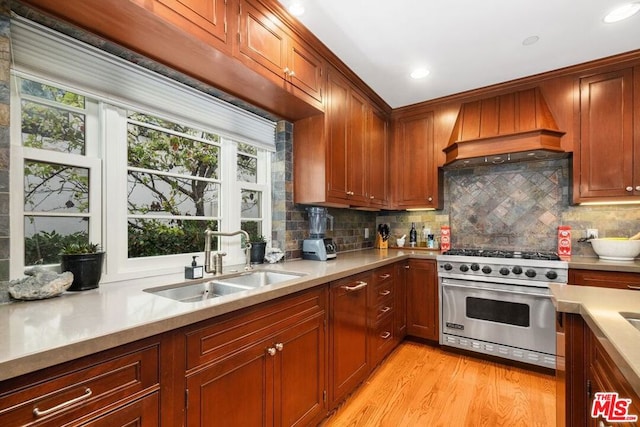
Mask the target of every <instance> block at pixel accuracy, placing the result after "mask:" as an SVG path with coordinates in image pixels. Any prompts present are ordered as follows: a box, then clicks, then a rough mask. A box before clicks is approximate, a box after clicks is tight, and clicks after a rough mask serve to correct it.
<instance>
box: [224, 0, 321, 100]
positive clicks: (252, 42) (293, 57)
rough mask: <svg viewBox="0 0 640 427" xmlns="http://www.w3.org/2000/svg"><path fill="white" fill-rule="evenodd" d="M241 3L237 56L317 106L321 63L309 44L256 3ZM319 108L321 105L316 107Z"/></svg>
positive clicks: (260, 4) (247, 0) (319, 97)
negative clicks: (307, 97)
mask: <svg viewBox="0 0 640 427" xmlns="http://www.w3.org/2000/svg"><path fill="white" fill-rule="evenodd" d="M239 1H240V3H239V4H240V6H239V10H240V28H239V34H240V36H239V45H238V54H237V55H238V57H239V58H240V59H241V60H244V62H245V63H247V64H248V65H249V66H251V67H252V68H254V69H256V70H257V71H258V72H262V73H263V74H265V75H266V76H267V77H269V78H275V79H276V81H277V82H281V83H282V85H283V87H284V88H285V89H289V90H291V91H293V92H300V94H306V95H308V96H309V97H311V98H313V99H314V100H315V101H317V102H318V103H321V102H322V96H323V87H324V82H323V68H324V61H323V59H322V57H321V56H320V54H318V53H317V52H316V51H315V50H314V49H313V48H312V47H311V46H310V45H308V44H307V43H305V42H304V41H302V40H300V39H299V38H297V37H296V36H294V34H293V32H292V31H291V30H290V29H289V28H288V27H287V26H285V25H284V24H283V23H282V21H281V20H280V19H279V18H278V17H277V16H276V15H275V14H274V13H273V12H272V11H270V10H269V9H267V8H266V7H265V6H264V5H263V4H262V3H260V2H258V1H257V0H251V1H249V0H239ZM318 105H321V104H318Z"/></svg>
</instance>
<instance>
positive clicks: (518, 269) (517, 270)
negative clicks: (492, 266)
mask: <svg viewBox="0 0 640 427" xmlns="http://www.w3.org/2000/svg"><path fill="white" fill-rule="evenodd" d="M511 272H512V273H513V274H522V267H520V266H519V265H516V266H515V267H513V269H512V270H511Z"/></svg>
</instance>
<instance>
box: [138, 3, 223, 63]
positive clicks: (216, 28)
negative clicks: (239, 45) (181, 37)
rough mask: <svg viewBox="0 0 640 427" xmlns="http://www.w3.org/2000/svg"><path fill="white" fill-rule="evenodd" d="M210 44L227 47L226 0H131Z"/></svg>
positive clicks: (220, 47)
mask: <svg viewBox="0 0 640 427" xmlns="http://www.w3.org/2000/svg"><path fill="white" fill-rule="evenodd" d="M131 1H133V2H134V3H136V4H138V5H140V6H142V7H144V8H146V9H148V10H150V11H152V12H153V13H154V14H156V15H158V16H160V17H162V18H163V19H165V20H166V21H168V22H170V23H172V24H173V25H175V26H177V27H179V28H180V29H182V30H184V31H185V32H187V33H189V34H191V35H193V36H195V37H196V38H198V39H200V40H202V41H203V42H205V43H207V44H211V45H213V46H216V47H217V48H219V49H222V50H225V51H230V48H229V47H228V42H229V31H228V30H229V29H228V28H227V21H228V18H229V7H228V5H227V1H226V0H131Z"/></svg>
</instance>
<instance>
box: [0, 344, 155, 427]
mask: <svg viewBox="0 0 640 427" xmlns="http://www.w3.org/2000/svg"><path fill="white" fill-rule="evenodd" d="M160 353H161V344H160V340H159V339H147V340H143V341H140V342H137V343H134V344H130V345H125V346H122V347H119V348H117V349H114V350H108V351H105V352H102V353H99V354H96V355H92V356H87V357H84V358H81V359H78V360H75V361H72V362H67V363H65V364H62V365H59V366H54V367H52V368H47V369H44V370H41V371H38V372H34V373H32V374H27V375H23V376H21V377H18V378H14V379H11V380H7V381H3V382H1V383H0V424H1V425H4V426H18V425H38V426H60V425H85V424H87V425H88V424H90V425H105V426H106V425H109V426H113V425H114V424H115V425H133V423H134V422H135V423H136V425H140V426H149V427H151V426H157V425H159V413H160V404H159V390H160V372H159V371H160Z"/></svg>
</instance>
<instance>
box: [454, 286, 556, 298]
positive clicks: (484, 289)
mask: <svg viewBox="0 0 640 427" xmlns="http://www.w3.org/2000/svg"><path fill="white" fill-rule="evenodd" d="M447 286H449V287H453V288H463V289H477V290H480V291H494V292H502V293H505V294H516V295H527V296H532V297H541V298H551V295H549V294H536V293H533V292H519V291H512V290H506V289H493V288H483V287H481V286H467V285H454V284H452V283H443V284H442V287H443V288H444V287H447Z"/></svg>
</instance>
